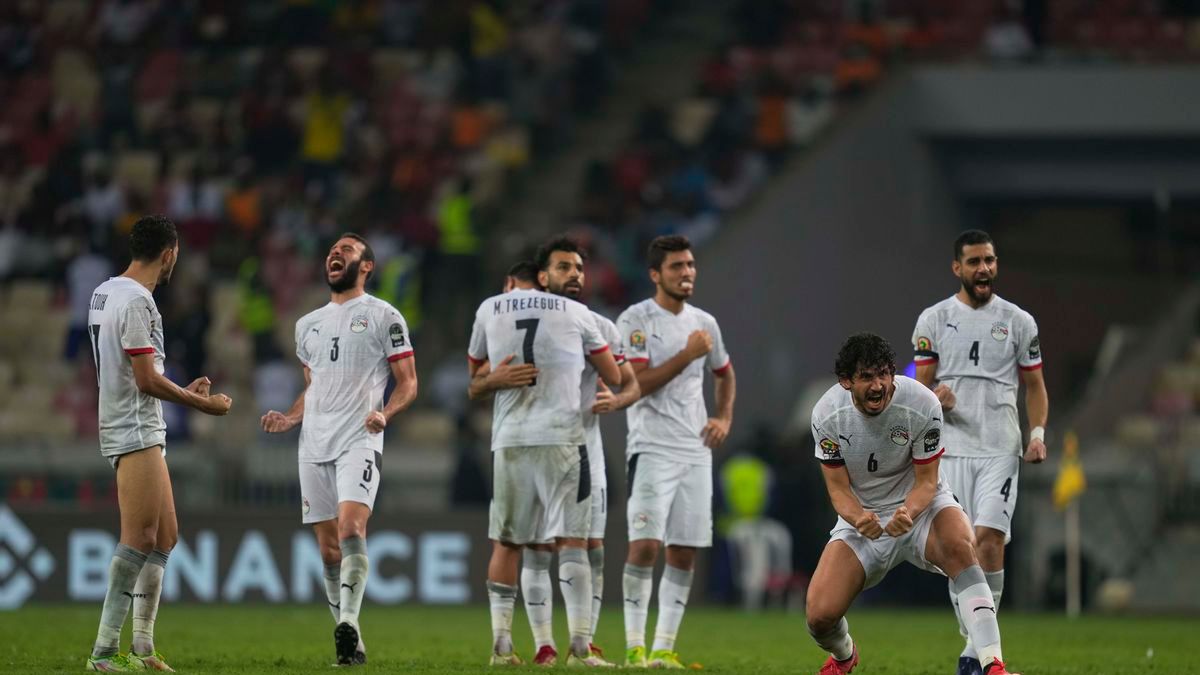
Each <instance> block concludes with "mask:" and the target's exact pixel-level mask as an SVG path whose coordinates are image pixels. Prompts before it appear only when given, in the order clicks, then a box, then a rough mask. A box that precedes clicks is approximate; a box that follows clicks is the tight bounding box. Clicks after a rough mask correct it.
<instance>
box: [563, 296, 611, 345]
mask: <svg viewBox="0 0 1200 675" xmlns="http://www.w3.org/2000/svg"><path fill="white" fill-rule="evenodd" d="M571 307H572V309H573V311H574V313H575V321H576V324H577V325H578V326H579V334H580V335H581V336H582V337H583V350H584V353H585V354H591V355H595V354H603V353H604V352H606V351H608V340H606V339H604V334H603V333H601V332H600V328H599V327H598V326H597V325H596V324H597V323H598V322H597V321H596V317H594V316H592V313H591V312H590V311H588V309H587V308H586V307H584V306H583V305H579V304H572V305H571Z"/></svg>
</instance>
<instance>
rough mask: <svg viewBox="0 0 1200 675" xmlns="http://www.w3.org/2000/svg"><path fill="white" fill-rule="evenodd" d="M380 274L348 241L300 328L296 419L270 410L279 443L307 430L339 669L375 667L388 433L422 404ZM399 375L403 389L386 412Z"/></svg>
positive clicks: (310, 511)
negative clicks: (380, 505) (370, 639)
mask: <svg viewBox="0 0 1200 675" xmlns="http://www.w3.org/2000/svg"><path fill="white" fill-rule="evenodd" d="M374 270H375V254H374V252H372V250H371V246H370V245H369V244H368V243H367V241H366V240H365V239H363V238H362V237H360V236H358V235H357V234H352V233H346V234H343V235H342V236H341V237H340V238H339V239H338V240H337V242H336V243H335V244H334V245H333V247H332V248H331V249H329V255H328V256H326V258H325V280H326V282H328V284H329V289H330V298H329V300H330V301H329V304H327V305H325V306H324V307H322V308H320V309H318V310H316V311H313V312H310V313H308V314H306V315H305V316H304V317H302V318H301V319H300V320H299V321H297V322H296V355H297V356H298V357H299V358H300V362H301V363H302V364H303V366H304V381H305V389H304V391H303V392H301V393H300V396H299V397H298V398H297V399H296V402H295V403H294V404H292V407H291V409H290V410H288V411H287V412H286V413H281V412H277V411H275V410H270V411H268V412H267V414H265V415H263V417H262V428H263V430H264V431H267V432H269V433H281V432H284V431H288V430H289V429H291V428H293V427H295V426H296V425H297V424H302V426H301V428H300V493H301V497H302V499H303V516H302V518H303V522H305V523H312V525H313V532H314V533H315V534H316V537H317V545H318V546H319V547H320V549H321V560H322V561H324V563H325V592H326V594H327V596H328V600H329V607H330V611H331V612H332V613H333V615H334V620H335V621H336V623H337V626H336V628H335V629H334V634H333V635H334V646H335V649H336V651H337V663H338V665H359V664H363V663H366V660H367V655H366V649H365V647H364V646H363V642H362V638H361V634H362V631H361V629H360V626H359V618H358V614H359V610H360V608H361V607H362V599H363V594H364V593H365V592H366V585H367V569H368V560H367V542H366V537H367V519H368V518H370V516H371V508H372V507H373V505H374V504H375V497H376V495H377V494H378V492H379V483H380V481H381V480H382V475H381V470H382V468H383V430H384V428H386V427H387V425H388V422H389V421H390V420H391V419H392V418H393V417H395V416H396V414H397V413H399V412H402V411H403V410H405V409H407V408H408V406H409V405H411V404H412V402H413V399H415V398H416V396H417V371H416V367H415V366H414V365H413V361H414V359H412V358H410V357H412V356H413V347H412V342H411V340H410V339H409V335H408V326H407V324H406V323H405V322H404V317H403V316H401V315H400V312H398V311H396V309H395V308H394V307H392V306H391V305H389V304H388V303H386V302H384V301H382V300H380V299H378V298H375V297H373V296H371V295H369V294H368V293H367V292H366V291H365V290H364V287H365V285H366V283H367V279H369V278H370V277H371V273H372V272H373V271H374ZM389 373H390V374H391V376H392V377H393V378H395V380H396V387H395V389H393V390H392V395H391V396H389V397H388V400H387V403H386V404H385V403H384V400H383V393H384V390H385V389H386V388H387V383H388V374H389Z"/></svg>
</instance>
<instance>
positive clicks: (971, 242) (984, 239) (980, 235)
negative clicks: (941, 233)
mask: <svg viewBox="0 0 1200 675" xmlns="http://www.w3.org/2000/svg"><path fill="white" fill-rule="evenodd" d="M976 244H992V238H991V236H990V235H988V233H987V232H984V231H983V230H967V231H966V232H963V233H962V234H960V235H958V238H957V239H955V240H954V259H955V260H962V256H963V249H964V248H966V247H968V246H975V245H976ZM992 246H995V244H992Z"/></svg>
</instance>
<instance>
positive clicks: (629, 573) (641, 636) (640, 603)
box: [621, 563, 654, 649]
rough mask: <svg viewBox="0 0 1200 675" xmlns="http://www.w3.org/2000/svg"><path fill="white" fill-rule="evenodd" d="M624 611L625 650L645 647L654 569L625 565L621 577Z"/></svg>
mask: <svg viewBox="0 0 1200 675" xmlns="http://www.w3.org/2000/svg"><path fill="white" fill-rule="evenodd" d="M621 588H622V591H623V594H624V596H625V597H624V601H625V602H624V611H625V648H626V649H633V648H634V647H645V646H646V616H647V615H648V614H649V613H650V594H651V593H652V592H653V591H654V568H653V567H642V566H641V565H631V564H629V563H625V574H624V575H622V577H621Z"/></svg>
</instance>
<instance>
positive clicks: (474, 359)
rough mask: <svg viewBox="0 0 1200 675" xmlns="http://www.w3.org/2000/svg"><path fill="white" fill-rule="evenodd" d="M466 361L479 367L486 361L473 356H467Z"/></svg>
mask: <svg viewBox="0 0 1200 675" xmlns="http://www.w3.org/2000/svg"><path fill="white" fill-rule="evenodd" d="M409 353H412V352H409ZM467 360H468V361H470V362H471V363H474V364H475V365H479V364H481V363H483V362H484V361H487V359H477V358H475V357H474V356H471V355H470V354H467Z"/></svg>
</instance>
